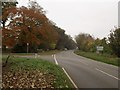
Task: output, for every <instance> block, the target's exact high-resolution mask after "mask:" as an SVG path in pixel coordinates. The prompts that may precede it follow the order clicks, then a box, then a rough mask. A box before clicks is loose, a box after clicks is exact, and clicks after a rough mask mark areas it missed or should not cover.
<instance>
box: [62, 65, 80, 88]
mask: <svg viewBox="0 0 120 90" xmlns="http://www.w3.org/2000/svg"><path fill="white" fill-rule="evenodd" d="M62 69H63V71H64V73H65V74H66V75H67V77H68V78H69V80H70V81H71V83H72V84H73V86H74V87H75V88H78V87H77V85H76V84H75V83H74V81H73V80H72V78H71V77H70V75H69V74H68V73H67V71H66V70H65V68H63V67H62Z"/></svg>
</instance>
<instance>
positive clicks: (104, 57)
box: [74, 50, 120, 66]
mask: <svg viewBox="0 0 120 90" xmlns="http://www.w3.org/2000/svg"><path fill="white" fill-rule="evenodd" d="M74 53H76V54H77V55H80V56H83V57H87V58H90V59H93V60H96V61H100V62H104V63H107V64H112V65H115V66H120V65H119V64H118V61H119V60H120V58H117V57H115V56H112V55H109V54H97V53H93V52H83V51H79V50H77V51H75V52H74Z"/></svg>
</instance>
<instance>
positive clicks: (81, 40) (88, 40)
mask: <svg viewBox="0 0 120 90" xmlns="http://www.w3.org/2000/svg"><path fill="white" fill-rule="evenodd" d="M75 40H76V43H77V46H78V48H79V50H83V51H91V50H90V49H91V47H92V46H93V43H94V38H93V37H92V36H91V35H90V34H86V33H80V34H79V35H77V36H76V37H75Z"/></svg>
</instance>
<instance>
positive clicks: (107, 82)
mask: <svg viewBox="0 0 120 90" xmlns="http://www.w3.org/2000/svg"><path fill="white" fill-rule="evenodd" d="M24 57H29V58H30V57H31V58H34V55H33V56H24ZM37 58H42V59H44V60H48V61H50V62H53V63H56V64H57V65H59V66H61V67H62V68H64V69H65V70H66V72H67V73H68V75H69V76H70V77H71V79H72V80H73V82H74V83H75V85H76V86H77V87H78V88H118V80H120V79H119V78H118V67H116V66H113V65H109V64H105V63H102V62H98V61H94V60H91V59H88V58H85V57H82V56H78V55H76V54H74V51H73V50H68V51H63V52H60V53H57V54H56V55H38V56H37ZM107 90H109V89H107ZM112 90H116V89H112Z"/></svg>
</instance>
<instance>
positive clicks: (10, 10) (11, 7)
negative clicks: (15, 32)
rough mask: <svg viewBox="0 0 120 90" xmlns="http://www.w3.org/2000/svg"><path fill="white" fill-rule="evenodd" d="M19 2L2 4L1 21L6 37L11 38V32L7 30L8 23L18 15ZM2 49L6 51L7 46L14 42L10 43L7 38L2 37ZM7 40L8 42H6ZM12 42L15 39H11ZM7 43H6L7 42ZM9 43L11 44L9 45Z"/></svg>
mask: <svg viewBox="0 0 120 90" xmlns="http://www.w3.org/2000/svg"><path fill="white" fill-rule="evenodd" d="M17 4H18V2H17V1H16V0H15V1H14V2H7V1H6V2H2V20H1V24H2V25H1V27H2V34H3V35H5V36H9V30H8V28H7V26H8V25H7V23H6V22H8V21H9V19H10V18H11V17H12V16H13V15H14V14H15V13H16V5H17ZM2 37H3V39H2V48H3V50H4V49H6V45H8V46H11V44H12V43H14V42H12V43H11V41H9V40H8V39H7V38H5V37H4V36H2ZM6 40H7V41H6ZM10 40H13V38H10ZM5 41H6V42H5ZM7 42H9V43H7Z"/></svg>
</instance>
